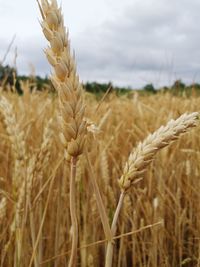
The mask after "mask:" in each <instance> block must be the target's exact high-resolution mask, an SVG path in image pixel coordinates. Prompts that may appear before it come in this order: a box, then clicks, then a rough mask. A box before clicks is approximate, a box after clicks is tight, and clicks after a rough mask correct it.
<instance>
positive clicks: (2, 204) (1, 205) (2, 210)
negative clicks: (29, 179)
mask: <svg viewBox="0 0 200 267" xmlns="http://www.w3.org/2000/svg"><path fill="white" fill-rule="evenodd" d="M6 208H7V199H6V198H5V197H3V198H2V199H1V201H0V222H1V221H2V220H3V218H4V217H5V216H6Z"/></svg>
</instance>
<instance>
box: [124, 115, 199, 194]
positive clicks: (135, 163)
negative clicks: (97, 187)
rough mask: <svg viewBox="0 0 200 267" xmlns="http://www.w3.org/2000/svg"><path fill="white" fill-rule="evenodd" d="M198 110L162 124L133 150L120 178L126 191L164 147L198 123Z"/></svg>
mask: <svg viewBox="0 0 200 267" xmlns="http://www.w3.org/2000/svg"><path fill="white" fill-rule="evenodd" d="M198 118H199V113H198V112H193V113H191V114H186V113H185V114H183V115H182V116H180V117H179V118H178V119H177V120H171V121H169V122H168V123H167V125H166V126H165V127H164V126H161V127H160V128H159V129H158V130H157V131H156V132H154V133H153V134H150V135H149V136H148V137H147V138H146V139H145V140H144V141H143V142H142V143H139V145H138V146H137V147H136V148H135V149H134V150H133V151H132V152H131V154H130V156H129V158H128V161H127V163H126V165H125V167H124V171H123V175H122V176H121V178H120V180H119V185H120V188H121V189H122V190H124V191H126V190H128V189H129V188H130V186H131V185H132V184H133V183H134V182H136V181H137V179H138V178H141V177H142V176H143V174H144V172H145V170H146V167H147V166H148V165H149V164H150V163H151V161H152V160H153V159H154V156H155V154H156V153H157V152H158V151H159V150H160V149H161V148H163V147H166V146H168V145H169V144H171V143H172V142H173V141H174V140H176V139H178V137H179V136H180V135H181V134H183V133H185V132H186V131H188V130H189V128H191V127H195V126H196V125H197V120H198Z"/></svg>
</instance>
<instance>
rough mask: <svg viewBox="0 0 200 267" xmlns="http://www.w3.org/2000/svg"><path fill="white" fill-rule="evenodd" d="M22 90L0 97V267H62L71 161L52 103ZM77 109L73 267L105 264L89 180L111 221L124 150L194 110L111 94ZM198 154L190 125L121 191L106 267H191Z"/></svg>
mask: <svg viewBox="0 0 200 267" xmlns="http://www.w3.org/2000/svg"><path fill="white" fill-rule="evenodd" d="M28 89H29V88H28V85H25V86H24V95H23V96H20V97H19V96H18V95H17V94H14V93H1V98H0V114H1V129H0V134H1V139H0V148H1V149H0V151H1V153H0V177H1V178H0V189H1V191H0V222H1V223H0V247H1V250H0V258H1V266H67V265H68V260H69V255H70V250H71V220H70V209H69V176H70V163H69V162H67V161H65V160H64V149H63V146H62V143H61V142H60V140H59V123H58V99H57V97H56V96H52V95H49V94H48V93H39V92H33V93H29V90H28ZM86 104H87V109H86V117H87V118H88V121H89V123H88V126H87V127H88V133H89V136H88V138H87V142H86V145H87V150H88V157H89V159H90V162H91V166H90V167H89V166H88V162H87V158H86V156H85V153H83V154H82V155H81V156H80V159H79V161H78V165H77V174H76V188H77V190H76V196H75V198H76V213H77V216H78V228H79V237H78V261H77V266H104V259H105V248H106V244H107V242H106V240H105V235H104V231H103V227H102V223H101V219H100V216H99V212H98V207H97V202H96V198H95V195H94V191H93V186H92V179H96V181H97V183H98V186H99V190H100V193H101V197H102V199H103V204H104V205H105V209H106V214H107V216H108V218H109V221H110V223H111V221H112V218H113V214H114V211H115V209H116V205H117V202H118V198H119V195H120V187H119V184H118V179H119V178H120V177H121V175H122V173H123V167H124V165H125V162H126V161H127V159H128V155H129V154H130V152H131V151H132V150H133V148H134V147H135V146H136V145H137V144H138V142H139V141H142V140H144V139H145V137H146V136H147V135H148V134H149V133H151V132H154V131H155V130H156V129H158V128H159V127H160V126H161V125H165V124H166V123H167V122H168V121H169V120H170V119H171V118H177V117H178V116H180V114H182V113H184V112H193V111H196V110H199V106H200V99H199V98H195V97H192V98H190V99H187V98H176V97H173V96H170V95H156V96H149V97H139V96H138V95H136V94H135V95H134V94H133V97H132V98H130V99H127V98H117V97H115V96H114V95H110V96H108V97H107V98H106V99H105V100H104V101H103V102H102V103H101V104H100V105H99V102H97V101H96V100H95V99H94V98H93V97H92V96H90V95H88V96H86ZM199 151H200V138H199V127H197V128H195V129H192V130H191V131H190V132H189V133H186V134H185V135H184V136H182V137H181V138H180V139H179V140H178V141H175V142H174V143H173V144H172V145H170V146H169V147H167V148H164V149H163V150H162V151H159V152H158V153H157V156H156V157H155V160H154V161H153V162H152V163H151V165H150V166H149V167H148V168H147V171H146V173H145V174H144V177H143V179H142V180H141V181H138V183H137V184H135V185H134V186H132V187H131V188H130V189H129V190H128V191H127V194H126V196H125V199H124V205H123V207H122V209H121V212H120V215H119V221H118V223H117V232H116V236H119V235H122V236H121V237H119V238H117V239H116V240H115V241H114V258H113V266H138V267H142V266H153V267H154V266H169V267H171V266H199V261H200V243H199V237H200V225H199V222H200V210H199V201H200V194H199V192H200V179H199V178H200V174H199V173H200V167H199V159H200V156H199ZM154 224H155V225H154ZM146 226H149V228H148V227H147V228H145V227H146ZM138 230H139V231H138ZM137 231H138V232H137ZM123 235H124V236H123ZM101 240H102V242H99V241H101ZM31 262H32V263H31Z"/></svg>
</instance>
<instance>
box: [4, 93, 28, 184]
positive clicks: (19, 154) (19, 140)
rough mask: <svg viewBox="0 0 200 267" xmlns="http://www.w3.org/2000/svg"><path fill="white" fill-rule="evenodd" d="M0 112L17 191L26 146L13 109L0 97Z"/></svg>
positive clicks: (21, 179) (21, 174)
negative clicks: (8, 141)
mask: <svg viewBox="0 0 200 267" xmlns="http://www.w3.org/2000/svg"><path fill="white" fill-rule="evenodd" d="M0 112H1V114H2V115H3V116H2V118H1V121H2V123H3V125H4V128H5V129H6V132H7V134H8V136H9V139H10V142H11V147H12V153H13V157H14V160H15V165H14V175H13V178H12V180H13V184H14V186H15V188H16V189H17V187H18V185H19V183H20V182H21V181H23V174H24V168H25V161H26V146H25V137H24V132H23V131H22V130H21V129H20V126H19V124H18V122H17V120H16V116H15V113H14V109H13V106H12V104H11V103H10V102H9V101H8V100H7V98H5V97H4V96H1V98H0Z"/></svg>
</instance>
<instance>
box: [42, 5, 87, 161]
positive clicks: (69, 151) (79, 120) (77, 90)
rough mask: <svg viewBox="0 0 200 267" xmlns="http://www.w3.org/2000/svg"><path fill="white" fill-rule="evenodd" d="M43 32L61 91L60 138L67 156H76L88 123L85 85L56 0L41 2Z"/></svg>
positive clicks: (49, 58) (54, 83)
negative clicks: (83, 92) (77, 68)
mask: <svg viewBox="0 0 200 267" xmlns="http://www.w3.org/2000/svg"><path fill="white" fill-rule="evenodd" d="M40 8H41V11H42V17H43V21H42V23H41V25H42V29H43V33H44V35H45V37H46V39H47V40H48V41H49V43H50V47H49V48H47V49H46V50H45V53H46V56H47V59H48V61H49V63H50V64H51V65H52V66H53V68H54V74H53V75H52V77H51V80H52V83H53V85H54V87H55V88H56V89H57V91H58V95H59V104H60V112H61V116H60V122H61V140H62V143H63V145H64V147H65V155H66V159H68V158H70V157H71V156H73V157H77V156H79V155H80V154H81V153H82V151H83V145H84V142H85V132H86V123H85V120H84V112H85V105H84V101H83V96H82V85H81V83H80V82H79V77H78V75H77V73H76V65H75V60H74V57H73V56H71V54H70V45H69V40H68V34H67V33H66V29H65V27H64V21H63V16H62V14H61V9H60V8H58V6H57V3H56V1H51V2H50V3H49V2H48V1H47V0H42V1H41V6H40Z"/></svg>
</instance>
